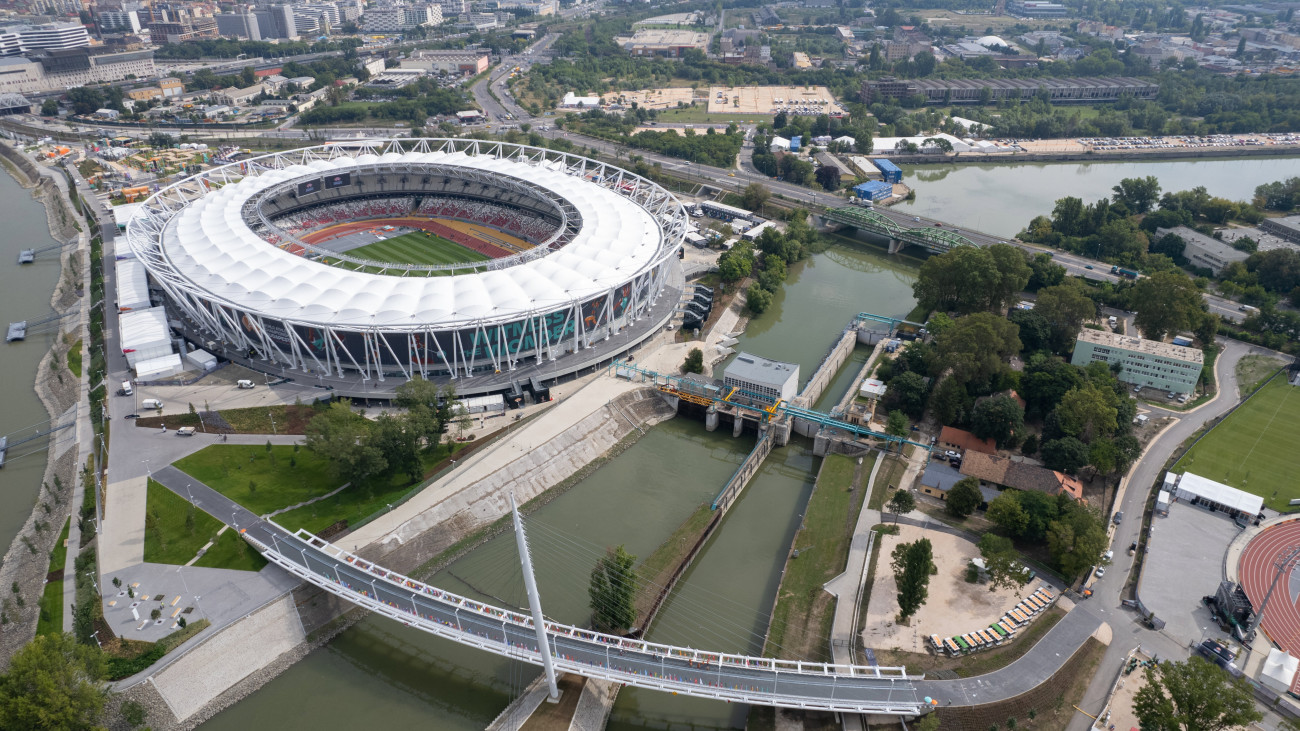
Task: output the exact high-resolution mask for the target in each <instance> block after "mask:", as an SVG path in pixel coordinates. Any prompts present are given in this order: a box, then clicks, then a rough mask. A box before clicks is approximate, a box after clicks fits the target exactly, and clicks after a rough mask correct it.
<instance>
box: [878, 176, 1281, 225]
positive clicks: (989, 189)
mask: <svg viewBox="0 0 1300 731" xmlns="http://www.w3.org/2000/svg"><path fill="white" fill-rule="evenodd" d="M1298 169H1300V163H1298V162H1297V160H1296V159H1295V158H1285V157H1266V158H1252V159H1245V160H1222V159H1210V160H1194V161H1193V160H1171V161H1159V162H1093V163H1069V164H1053V163H1023V164H1019V163H1018V164H998V165H993V164H989V165H963V166H956V165H907V166H904V167H903V182H904V183H907V184H908V185H909V186H911V187H913V188H915V189H916V200H915V201H910V202H904V203H901V204H899V205H898V206H896V207H895V208H897V209H898V210H906V211H914V212H915V213H916V214H917V215H921V216H931V217H934V218H937V219H939V220H940V221H947V222H950V223H953V224H957V225H960V226H968V227H970V228H973V229H975V230H977V231H984V232H986V233H991V234H999V235H1002V236H1007V237H1011V236H1015V235H1016V234H1017V233H1019V232H1020V231H1022V230H1024V228H1025V227H1026V226H1028V225H1029V221H1030V220H1031V219H1032V218H1033V217H1034V216H1038V215H1049V216H1050V215H1051V213H1052V207H1053V206H1054V205H1055V204H1056V200H1057V199H1058V198H1064V197H1065V196H1074V197H1076V198H1081V199H1083V201H1084V202H1085V203H1092V202H1094V201H1096V200H1098V199H1100V198H1106V197H1110V196H1111V195H1112V190H1111V189H1112V188H1114V187H1115V186H1116V185H1118V184H1119V181H1121V180H1123V179H1124V178H1136V177H1145V176H1147V175H1154V176H1156V178H1157V179H1158V180H1159V181H1160V187H1161V188H1162V189H1163V190H1164V191H1165V192H1171V191H1179V190H1190V189H1192V188H1195V187H1197V186H1205V189H1206V190H1207V191H1209V193H1210V195H1213V196H1220V197H1223V198H1228V199H1230V200H1234V201H1248V200H1250V199H1251V198H1252V197H1253V196H1254V195H1255V187H1256V186H1258V185H1261V184H1263V183H1270V182H1273V181H1275V180H1282V179H1285V178H1290V177H1295V175H1296V174H1297V170H1298Z"/></svg>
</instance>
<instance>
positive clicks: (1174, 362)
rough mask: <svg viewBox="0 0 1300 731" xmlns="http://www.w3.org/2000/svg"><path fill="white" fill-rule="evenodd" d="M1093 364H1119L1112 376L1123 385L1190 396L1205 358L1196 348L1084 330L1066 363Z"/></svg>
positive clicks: (1101, 331)
mask: <svg viewBox="0 0 1300 731" xmlns="http://www.w3.org/2000/svg"><path fill="white" fill-rule="evenodd" d="M1094 361H1100V362H1103V363H1107V364H1110V365H1115V364H1119V366H1120V371H1119V374H1118V375H1117V376H1116V377H1117V378H1119V380H1121V381H1123V382H1125V383H1131V384H1133V385H1135V386H1142V387H1143V388H1154V389H1157V390H1160V391H1169V392H1170V393H1191V392H1192V390H1193V389H1195V388H1196V382H1197V381H1198V380H1199V379H1200V377H1201V368H1202V367H1203V366H1204V365H1205V356H1204V355H1203V354H1202V353H1201V351H1200V350H1199V349H1197V348H1190V347H1183V346H1180V345H1171V344H1169V343H1162V342H1159V341H1157V340H1146V339H1144V338H1139V337H1134V336H1132V335H1120V334H1119V333H1113V332H1107V331H1103V330H1089V329H1086V328H1085V329H1083V330H1081V331H1079V336H1078V337H1077V338H1076V339H1075V342H1074V355H1073V356H1072V357H1071V358H1070V362H1071V363H1072V364H1074V365H1077V366H1086V365H1088V364H1089V363H1092V362H1094Z"/></svg>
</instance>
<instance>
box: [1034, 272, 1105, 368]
mask: <svg viewBox="0 0 1300 731" xmlns="http://www.w3.org/2000/svg"><path fill="white" fill-rule="evenodd" d="M1033 311H1034V312H1037V313H1039V314H1041V315H1042V316H1043V317H1044V318H1045V319H1046V320H1047V321H1048V322H1049V323H1051V325H1052V350H1054V351H1056V352H1062V351H1064V350H1065V349H1066V348H1067V347H1068V346H1069V345H1070V344H1072V343H1073V342H1074V339H1075V337H1076V336H1077V335H1078V334H1079V328H1080V327H1081V326H1082V325H1083V323H1084V321H1086V320H1091V319H1092V318H1094V317H1096V316H1097V304H1096V303H1095V302H1093V301H1092V299H1091V298H1089V297H1088V293H1087V291H1086V290H1085V285H1084V284H1083V283H1082V282H1080V281H1079V280H1077V279H1072V280H1070V282H1069V283H1068V284H1058V285H1055V286H1052V287H1045V288H1043V289H1040V290H1039V291H1038V300H1037V301H1036V302H1035V303H1034V309H1033Z"/></svg>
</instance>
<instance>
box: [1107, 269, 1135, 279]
mask: <svg viewBox="0 0 1300 731" xmlns="http://www.w3.org/2000/svg"><path fill="white" fill-rule="evenodd" d="M1110 273H1111V274H1118V275H1120V276H1121V277H1128V278H1129V279H1137V278H1138V273H1137V272H1135V271H1133V270H1132V269H1122V268H1120V267H1111V268H1110Z"/></svg>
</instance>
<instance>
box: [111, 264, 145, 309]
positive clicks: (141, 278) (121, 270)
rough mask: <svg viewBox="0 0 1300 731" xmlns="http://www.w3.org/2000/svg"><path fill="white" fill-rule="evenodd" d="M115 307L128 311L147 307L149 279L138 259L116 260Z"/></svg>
mask: <svg viewBox="0 0 1300 731" xmlns="http://www.w3.org/2000/svg"><path fill="white" fill-rule="evenodd" d="M117 306H118V307H119V308H122V307H125V308H127V309H129V310H134V309H138V308H141V307H148V306H149V278H148V277H147V276H145V268H144V264H142V263H141V262H140V260H139V259H118V260H117Z"/></svg>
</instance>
